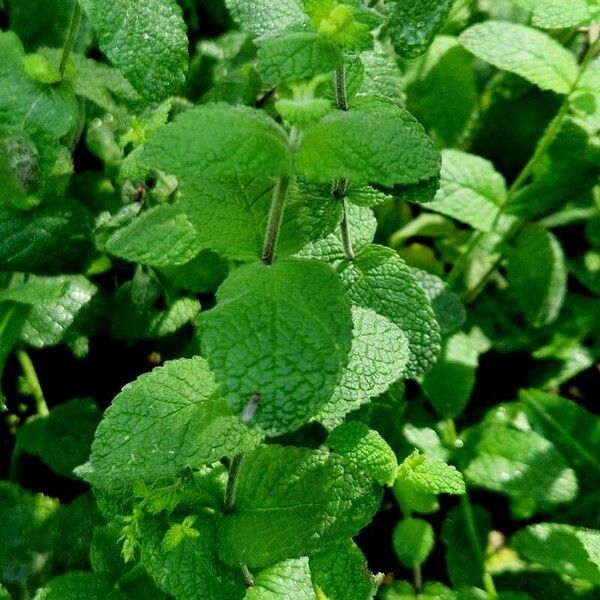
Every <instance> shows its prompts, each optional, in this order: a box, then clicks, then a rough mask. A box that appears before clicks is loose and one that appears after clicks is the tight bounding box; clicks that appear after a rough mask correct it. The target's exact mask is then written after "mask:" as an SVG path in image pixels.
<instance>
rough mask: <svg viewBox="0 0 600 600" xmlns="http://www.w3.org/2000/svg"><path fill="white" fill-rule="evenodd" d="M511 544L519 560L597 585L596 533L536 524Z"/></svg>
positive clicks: (599, 552)
mask: <svg viewBox="0 0 600 600" xmlns="http://www.w3.org/2000/svg"><path fill="white" fill-rule="evenodd" d="M512 543H513V545H514V546H515V548H516V549H517V550H518V551H519V553H521V554H522V555H523V556H525V557H526V558H528V559H529V560H531V561H533V562H536V563H539V564H541V565H543V566H544V567H546V568H547V569H551V570H552V571H555V572H557V573H560V574H561V575H566V576H567V577H573V578H575V579H583V580H586V581H590V582H592V583H593V584H595V585H600V531H596V530H594V529H585V528H584V527H573V526H571V525H566V524H564V525H563V524H558V523H538V524H537V525H531V526H530V527H527V528H526V529H522V530H521V531H519V532H518V533H517V534H516V535H515V536H514V537H513V539H512Z"/></svg>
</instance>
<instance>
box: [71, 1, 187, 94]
mask: <svg viewBox="0 0 600 600" xmlns="http://www.w3.org/2000/svg"><path fill="white" fill-rule="evenodd" d="M81 5H82V7H83V8H84V10H85V11H86V13H87V15H88V17H89V19H90V22H91V24H92V26H93V27H94V29H95V31H96V34H97V36H98V43H99V45H100V49H101V50H102V52H104V54H106V56H108V58H109V59H110V61H111V62H112V63H113V64H114V65H115V66H116V67H117V68H118V69H119V70H120V71H121V72H122V73H123V75H124V76H125V77H126V79H127V80H128V81H129V82H130V83H131V85H133V87H134V88H135V89H136V90H137V91H138V92H139V93H140V94H141V95H142V96H143V97H144V98H145V99H146V100H148V101H150V102H159V101H161V100H164V99H165V98H166V97H167V96H171V95H172V94H173V93H174V92H175V91H176V90H177V88H178V87H179V86H180V85H181V84H182V83H183V82H184V80H185V74H186V71H187V63H188V40H187V35H186V28H185V23H184V20H183V17H182V13H181V9H180V8H179V6H178V5H177V3H176V2H175V1H174V0H122V1H121V2H118V3H114V2H111V1H110V0H81Z"/></svg>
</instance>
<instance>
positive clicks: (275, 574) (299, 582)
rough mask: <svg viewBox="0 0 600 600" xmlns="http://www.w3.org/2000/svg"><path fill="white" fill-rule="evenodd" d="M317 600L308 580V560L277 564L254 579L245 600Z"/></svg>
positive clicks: (294, 560)
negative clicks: (283, 599)
mask: <svg viewBox="0 0 600 600" xmlns="http://www.w3.org/2000/svg"><path fill="white" fill-rule="evenodd" d="M281 598H285V600H317V597H316V596H315V590H314V588H313V585H312V581H311V578H310V568H309V566H308V558H306V557H303V558H297V559H292V560H286V561H284V562H280V563H277V564H276V565H273V566H272V567H267V568H266V569H264V570H262V571H261V572H260V573H259V574H258V575H257V576H256V577H255V578H254V586H252V587H251V588H250V589H249V590H248V592H247V593H246V597H245V600H281Z"/></svg>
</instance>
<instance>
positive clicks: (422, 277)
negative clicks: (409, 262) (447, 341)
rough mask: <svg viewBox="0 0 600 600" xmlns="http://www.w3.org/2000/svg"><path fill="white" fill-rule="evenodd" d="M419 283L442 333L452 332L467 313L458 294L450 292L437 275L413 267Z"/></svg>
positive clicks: (459, 325)
mask: <svg viewBox="0 0 600 600" xmlns="http://www.w3.org/2000/svg"><path fill="white" fill-rule="evenodd" d="M412 271H413V274H414V276H415V277H416V279H417V281H418V282H419V285H420V286H421V287H422V288H423V289H424V290H425V293H426V294H427V298H428V299H429V302H430V303H431V308H433V312H434V313H435V318H436V319H437V322H438V323H439V325H440V331H441V333H442V335H447V334H449V333H454V332H455V331H456V330H457V329H458V328H459V327H461V326H462V324H463V323H464V322H465V320H466V318H467V313H466V310H465V307H464V305H463V303H462V302H461V300H460V298H459V296H458V295H457V294H455V293H454V292H452V291H451V290H450V288H449V287H448V286H447V285H446V283H445V282H444V281H443V280H442V279H440V278H439V277H438V276H437V275H433V274H432V273H428V272H427V271H423V270H422V269H413V270H412Z"/></svg>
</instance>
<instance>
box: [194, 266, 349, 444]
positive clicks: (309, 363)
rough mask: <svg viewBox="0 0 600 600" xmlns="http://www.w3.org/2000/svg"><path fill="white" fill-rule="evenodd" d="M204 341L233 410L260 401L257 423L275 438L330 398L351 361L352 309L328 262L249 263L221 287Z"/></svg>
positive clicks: (209, 314)
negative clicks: (349, 355)
mask: <svg viewBox="0 0 600 600" xmlns="http://www.w3.org/2000/svg"><path fill="white" fill-rule="evenodd" d="M201 336H202V344H203V347H204V348H205V350H206V355H207V356H208V360H209V364H210V366H211V369H212V371H213V372H214V373H215V377H216V379H217V381H218V382H219V383H221V384H222V385H223V386H224V388H225V391H226V393H227V395H228V397H229V400H230V402H231V404H232V406H233V408H234V411H236V412H240V413H241V412H242V411H243V410H244V408H245V406H246V404H247V403H248V401H249V400H250V398H251V397H253V396H254V395H259V397H260V400H259V403H258V407H257V409H256V413H255V415H254V420H253V425H254V426H256V427H257V428H258V429H259V430H260V431H262V432H264V433H268V434H270V435H275V434H279V433H284V432H287V431H293V430H294V429H297V428H298V427H300V426H301V425H303V424H304V423H306V422H307V421H308V420H309V419H310V417H312V416H314V415H315V414H316V413H317V411H318V410H319V408H320V407H321V406H322V405H323V404H324V403H325V402H326V401H327V400H328V399H329V397H330V396H331V393H332V392H333V389H334V387H335V385H336V383H337V382H338V380H339V378H340V376H341V374H342V371H343V369H344V367H345V366H346V364H347V361H348V352H349V350H350V344H351V339H352V331H351V314H350V304H349V301H348V300H347V298H346V296H345V294H344V291H343V288H342V286H341V283H340V282H339V280H338V278H337V277H336V275H335V273H333V271H332V270H331V268H330V267H328V266H327V265H325V264H322V263H317V262H312V261H301V260H278V261H276V262H275V263H274V264H273V265H270V266H267V265H264V264H262V263H252V264H249V265H246V266H244V267H241V268H239V269H237V270H235V271H233V272H232V273H231V274H230V275H229V277H228V278H227V279H226V280H225V282H224V283H223V285H222V286H221V287H220V288H219V291H218V292H217V306H216V307H215V308H214V309H212V310H211V311H209V312H207V313H204V314H203V315H202V321H201Z"/></svg>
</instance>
